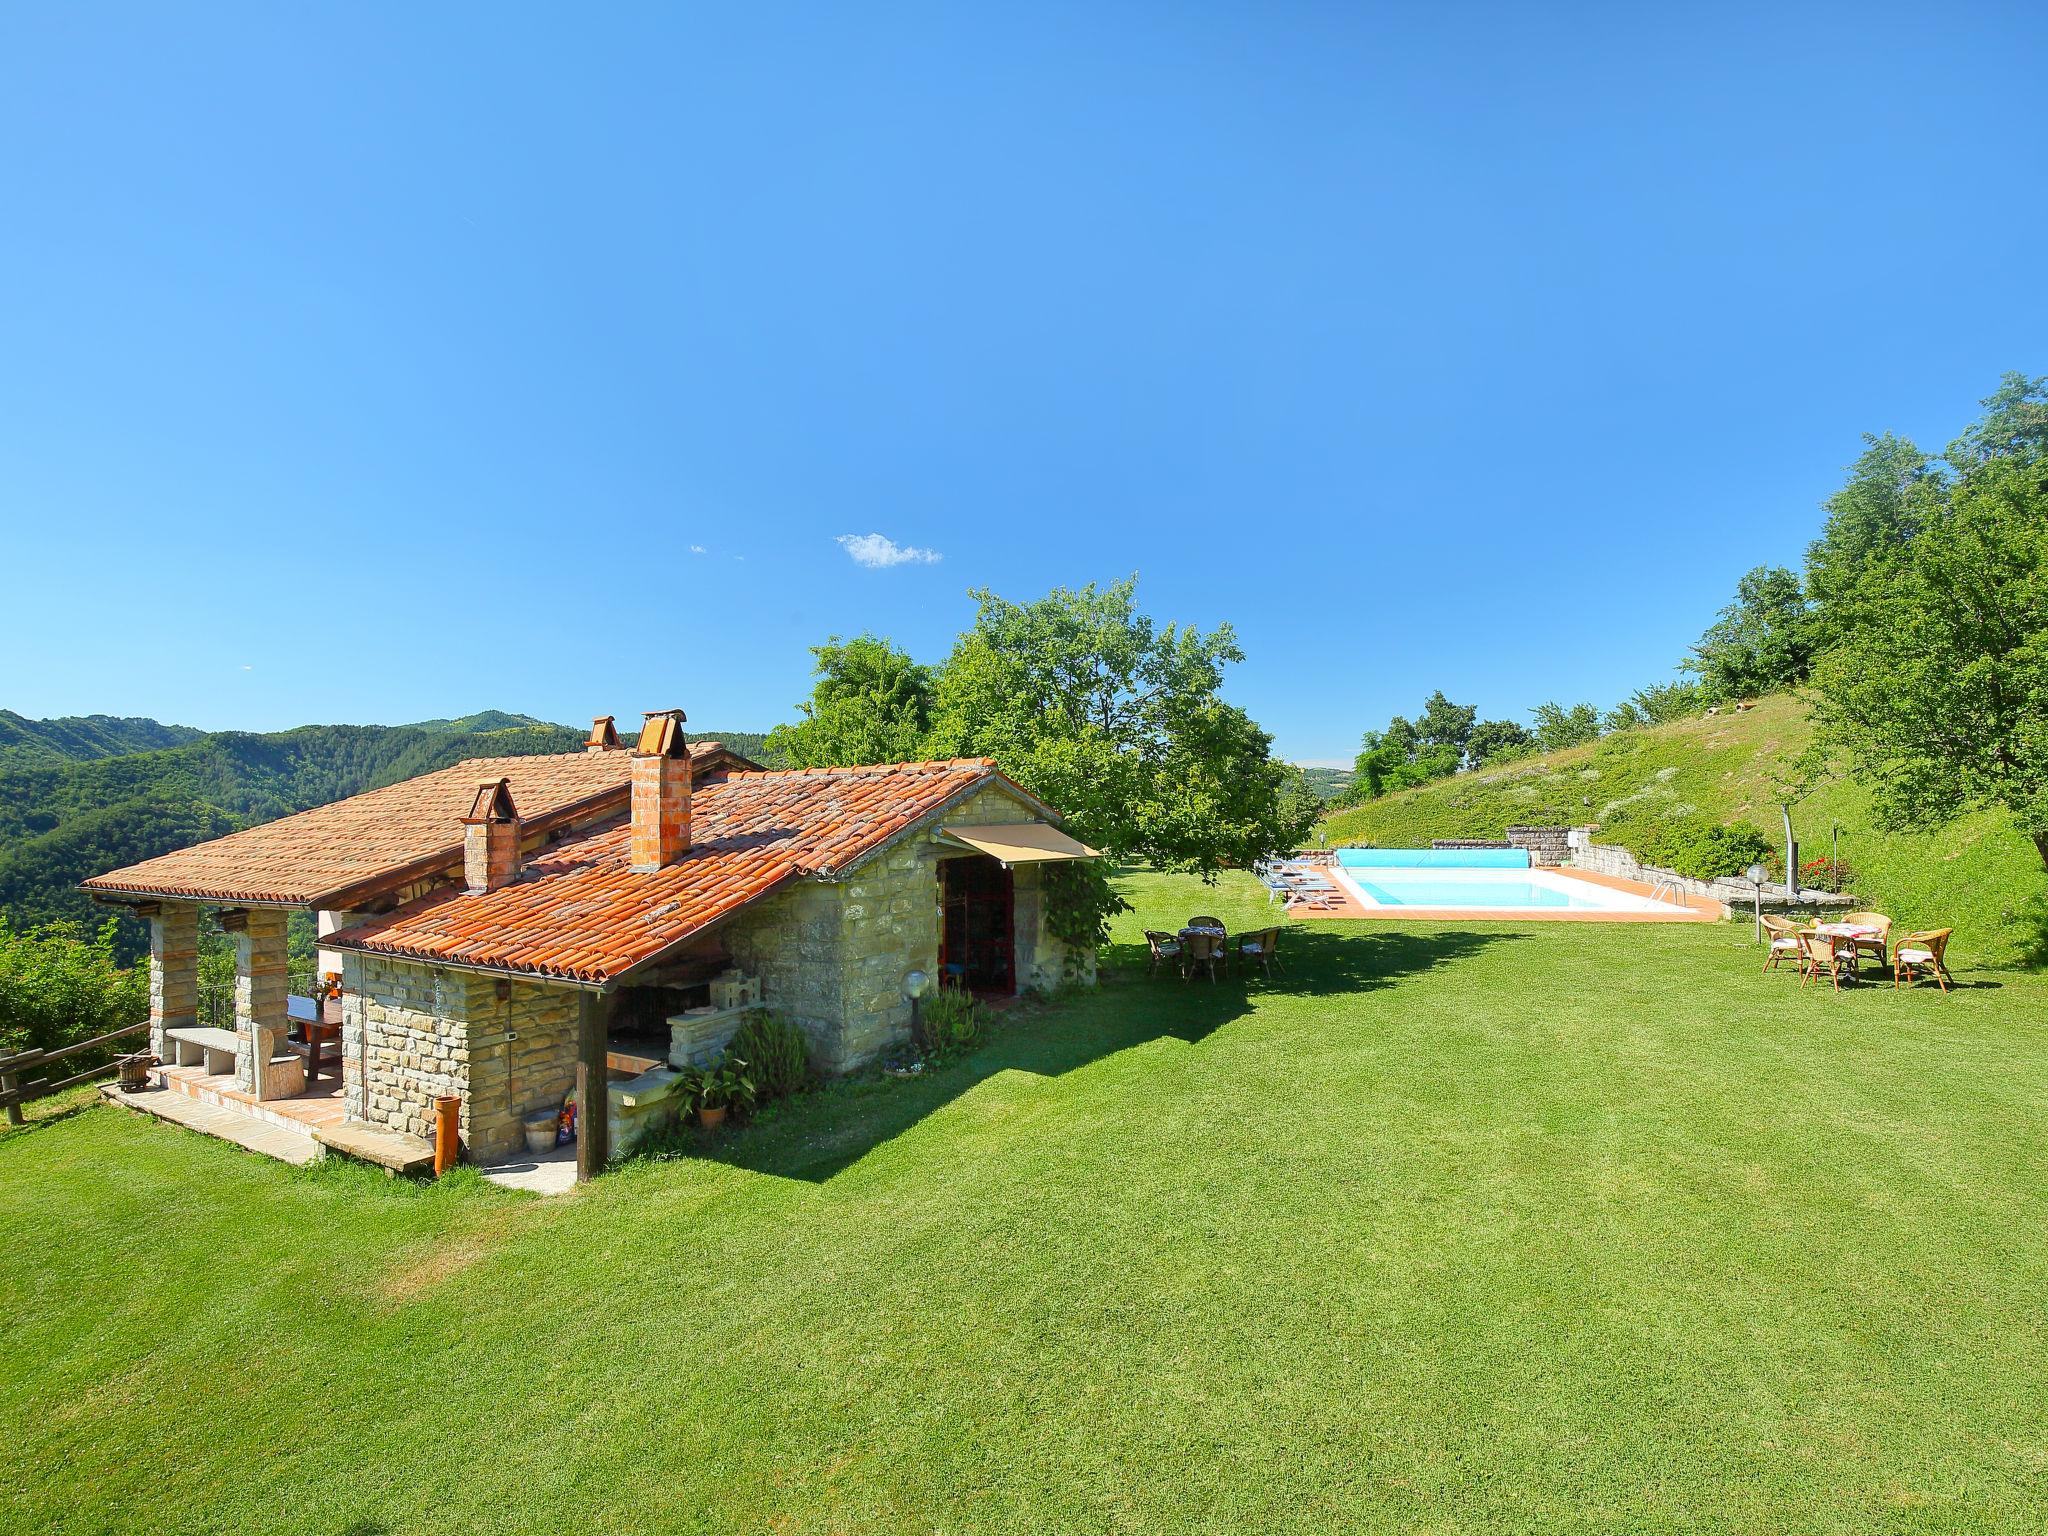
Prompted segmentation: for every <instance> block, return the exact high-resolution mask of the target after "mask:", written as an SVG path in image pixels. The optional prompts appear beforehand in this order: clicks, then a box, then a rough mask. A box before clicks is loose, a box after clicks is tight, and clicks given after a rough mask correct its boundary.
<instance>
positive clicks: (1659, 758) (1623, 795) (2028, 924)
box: [1326, 696, 2048, 965]
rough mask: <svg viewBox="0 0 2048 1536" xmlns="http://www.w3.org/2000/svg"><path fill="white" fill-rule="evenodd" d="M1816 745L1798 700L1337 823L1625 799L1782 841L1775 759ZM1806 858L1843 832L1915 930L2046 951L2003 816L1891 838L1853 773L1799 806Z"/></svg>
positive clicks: (1478, 819)
mask: <svg viewBox="0 0 2048 1536" xmlns="http://www.w3.org/2000/svg"><path fill="white" fill-rule="evenodd" d="M1811 739H1812V727H1811V726H1810V725H1808V723H1807V720H1806V712H1805V709H1804V707H1803V706H1802V705H1801V704H1800V703H1799V702H1798V701H1797V700H1795V699H1792V698H1789V697H1782V696H1781V697H1777V698H1770V699H1765V700H1764V701H1762V702H1761V703H1760V704H1759V705H1758V706H1757V707H1756V708H1755V709H1754V710H1751V711H1750V712H1749V713H1747V714H1742V715H1717V716H1714V717H1713V718H1711V719H1709V718H1705V717H1702V718H1700V719H1696V720H1684V721H1680V722H1678V723H1677V724H1675V725H1665V726H1657V727H1653V728H1651V729H1647V730H1640V731H1625V732H1622V733H1620V734H1619V735H1615V736H1609V737H1607V738H1605V739H1604V740H1602V741H1599V742H1597V743H1594V744H1592V745H1590V746H1585V747H1574V748H1572V749H1571V750H1570V751H1566V752H1553V753H1550V754H1548V755H1547V756H1544V757H1538V758H1529V759H1526V760H1524V761H1522V762H1518V763H1512V764H1509V765H1507V766H1505V767H1502V768H1497V769H1488V770H1483V771H1481V772H1478V773H1466V774H1460V775H1458V776H1457V777H1456V778H1452V779H1445V780H1443V781H1441V782H1440V783H1436V784H1430V785H1425V786H1424V787H1423V788H1421V789H1413V790H1407V791H1405V792H1403V793H1401V794H1397V795H1389V796H1388V797H1386V798H1385V799H1384V800H1379V801H1375V802H1373V803H1371V804H1369V805H1364V806H1360V807H1358V808H1357V809H1355V810H1350V811H1345V812H1342V813H1340V814H1338V815H1336V816H1333V817H1331V818H1330V821H1329V822H1328V824H1327V827H1326V833H1327V835H1328V836H1329V837H1330V838H1331V839H1333V840H1334V841H1337V842H1364V843H1377V844H1379V845H1381V846H1383V847H1400V846H1403V845H1405V844H1414V843H1420V844H1422V845H1423V846H1427V845H1428V842H1429V839H1430V838H1432V837H1498V836H1500V833H1501V829H1502V828H1503V827H1505V826H1508V825H1510V824H1512V823H1516V822H1533V823H1550V824H1557V823H1567V824H1569V823H1578V822H1586V821H1599V820H1601V819H1602V818H1603V817H1606V816H1609V815H1611V814H1612V813H1613V808H1614V806H1615V805H1616V804H1617V803H1618V802H1621V801H1624V800H1630V801H1638V802H1643V803H1645V804H1646V805H1648V806H1654V805H1664V806H1681V805H1688V806H1694V807H1697V808H1698V809H1700V810H1703V811H1706V812H1708V813H1709V814H1711V815H1713V816H1716V817H1719V818H1720V819H1721V820H1723V821H1735V820H1738V819H1740V820H1746V821H1750V822H1753V823H1755V824H1756V826H1758V827H1759V828H1761V829H1762V830H1763V831H1764V833H1765V834H1766V835H1768V836H1769V837H1770V838H1772V840H1773V841H1774V842H1775V841H1777V840H1779V839H1781V838H1782V837H1783V836H1784V830H1783V825H1782V823H1781V822H1780V821H1779V818H1778V810H1777V807H1776V805H1775V804H1773V803H1772V800H1771V767H1772V762H1773V760H1774V759H1775V758H1777V757H1779V756H1781V755H1783V754H1786V753H1789V752H1796V751H1798V750H1799V749H1800V748H1802V747H1804V746H1805V745H1806V744H1807V742H1808V741H1810V740H1811ZM1792 822H1793V829H1794V831H1796V832H1797V833H1798V836H1799V841H1800V847H1801V856H1802V857H1809V858H1810V857H1813V856H1815V855H1817V854H1823V853H1826V852H1827V851H1828V849H1829V846H1830V844H1829V836H1828V833H1829V829H1830V827H1831V826H1833V825H1837V824H1838V825H1839V826H1840V827H1841V830H1842V858H1843V859H1844V861H1845V862H1847V863H1848V865H1849V867H1850V869H1851V870H1852V871H1853V872H1854V874H1855V877H1856V884H1857V889H1858V892H1859V894H1861V895H1863V896H1865V897H1867V898H1869V899H1870V900H1871V901H1873V902H1874V903H1876V904H1877V905H1878V906H1879V907H1880V908H1882V909H1883V910H1885V911H1887V912H1890V913H1891V914H1892V915H1893V916H1894V917H1896V918H1898V919H1899V920H1901V921H1902V922H1906V923H1909V924H1912V925H1913V926H1915V927H1921V926H1926V927H1937V926H1939V927H1946V926H1951V925H1952V926H1954V927H1955V928H1957V929H1958V930H1959V931H1958V934H1957V938H1956V942H1957V944H1958V945H1959V946H1961V947H1962V948H1963V949H1964V950H1965V951H1967V952H1968V953H1969V954H1970V956H1971V957H1972V958H1973V959H1974V960H1977V961H1978V962H1980V963H1988V964H2001V965H2002V964H2011V963H2014V962H2017V961H2021V960H2024V959H2027V958H2029V957H2032V956H2035V955H2036V954H2037V952H2038V949H2039V947H2040V944H2041V923H2042V918H2041V909H2040V898H2041V893H2042V891H2043V890H2044V889H2048V881H2044V878H2043V875H2042V870H2041V861H2040V858H2039V856H2038V855H2036V854H2035V852H2034V850H2033V847H2032V845H2031V844H2029V843H2028V842H2027V840H2026V839H2025V838H2023V837H2021V836H2020V835H2019V834H2018V833H2017V832H2015V831H2014V830H2013V829H2012V825H2011V823H2010V821H2009V820H2008V819H2007V818H2006V816H2005V815H2004V813H2003V812H1987V813H1984V814H1981V815H1975V816H1970V817H1966V818H1964V819H1963V820H1961V821H1959V822H1956V823H1955V824H1953V825H1952V826H1948V827H1944V828H1941V829H1938V830H1936V831H1933V832H1926V833H1893V832H1885V831H1883V830H1882V829H1881V828H1879V827H1878V826H1877V824H1876V820H1875V818H1874V817H1873V815H1872V814H1871V807H1870V796H1869V795H1868V794H1867V793H1866V792H1865V791H1864V790H1862V789H1861V788H1859V787H1858V786H1857V785H1855V784H1853V783H1851V782H1849V781H1848V780H1847V779H1841V780H1838V781H1836V782H1834V783H1830V784H1826V785H1823V786H1822V787H1821V788H1819V789H1817V790H1815V791H1814V792H1813V793H1812V794H1810V795H1808V796H1807V797H1806V798H1805V799H1804V800H1802V801H1801V802H1799V804H1797V805H1796V806H1794V807H1793V813H1792Z"/></svg>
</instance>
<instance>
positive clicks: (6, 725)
mask: <svg viewBox="0 0 2048 1536" xmlns="http://www.w3.org/2000/svg"><path fill="white" fill-rule="evenodd" d="M205 734H206V732H204V731H201V730H197V729H195V728H194V727H192V726H189V725H162V724H159V723H158V722H157V721H155V720H137V719H128V718H124V717H122V716H120V715H67V716H64V717H63V718H61V719H56V720H30V719H28V718H26V717H25V716H22V715H17V714H16V713H15V712H14V711H13V710H11V709H0V763H18V762H28V761H31V760H33V761H39V762H50V763H63V762H83V761H85V760H87V759H89V758H95V757H117V756H119V755H120V754H121V753H124V752H151V751H155V750H156V749H158V748H161V747H177V746H182V745H184V744H185V743H186V742H188V741H197V740H198V739H199V738H200V737H201V736H204V735H205Z"/></svg>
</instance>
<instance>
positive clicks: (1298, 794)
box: [931, 577, 1316, 873]
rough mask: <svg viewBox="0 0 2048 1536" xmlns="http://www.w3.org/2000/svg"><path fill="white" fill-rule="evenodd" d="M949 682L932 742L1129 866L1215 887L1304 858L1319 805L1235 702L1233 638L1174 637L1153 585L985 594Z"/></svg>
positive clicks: (941, 689) (1221, 632) (940, 686)
mask: <svg viewBox="0 0 2048 1536" xmlns="http://www.w3.org/2000/svg"><path fill="white" fill-rule="evenodd" d="M973 596H974V599H975V601H976V603H977V604H978V609H977V612H976V614H975V621H974V627H973V628H972V629H970V630H968V631H967V633H965V634H963V635H962V636H961V637H960V639H959V641H958V643H957V644H955V646H954V647H953V651H952V654H951V655H950V656H948V657H947V659H946V661H945V663H944V664H943V665H942V666H941V667H940V668H939V669H938V673H937V679H936V687H935V697H934V705H933V721H932V734H931V743H932V747H933V749H934V751H935V752H936V753H938V754H941V755H953V756H969V755H974V756H988V757H993V758H994V759H995V760H996V762H997V764H998V765H999V766H1001V767H1002V768H1003V770H1004V771H1005V772H1007V773H1008V774H1009V775H1010V776H1011V777H1012V778H1014V779H1016V780H1017V781H1018V782H1019V783H1021V784H1022V785H1024V787H1025V788H1027V789H1029V790H1031V791H1032V792H1033V793H1034V794H1038V795H1040V796H1042V797H1044V798H1045V799H1047V800H1049V801H1050V802H1051V803H1052V804H1054V805H1056V806H1058V807H1059V808H1060V809H1061V810H1062V811H1063V812H1064V813H1065V814H1066V817H1067V820H1068V823H1069V825H1070V826H1071V827H1072V828H1073V829H1074V831H1075V835H1076V836H1079V837H1081V838H1083V839H1085V840H1086V841H1088V842H1091V843H1093V844H1094V845H1095V846H1096V847H1099V848H1101V849H1102V850H1103V851H1104V852H1105V853H1107V854H1109V855H1110V856H1112V857H1114V858H1119V859H1136V860H1142V861H1144V862H1146V863H1149V864H1151V865H1153V866H1155V867H1157V868H1161V869H1178V870H1194V871H1200V872H1203V873H1209V872H1212V871H1214V870H1217V869H1219V868H1222V867H1224V866H1226V865H1231V864H1250V863H1253V862H1255V861H1257V860H1259V859H1262V858H1266V857H1268V856H1270V855H1271V854H1273V853H1275V852H1278V851H1281V850H1284V849H1286V848H1290V847H1292V846H1294V845H1295V844H1296V843H1298V842H1299V841H1300V840H1301V838H1302V837H1303V836H1304V835H1305V834H1306V833H1307V831H1308V828H1309V826H1310V825H1311V824H1312V822H1313V820H1314V817H1315V812H1316V805H1315V802H1314V798H1313V796H1311V795H1309V794H1308V792H1307V789H1306V786H1305V785H1304V784H1303V783H1301V776H1300V773H1299V771H1298V770H1295V769H1292V768H1290V766H1289V765H1287V764H1285V763H1282V762H1279V761H1277V760H1276V759H1275V758H1274V757H1273V755H1272V738H1271V737H1270V736H1268V735H1267V734H1266V733H1265V732H1264V731H1262V730H1260V729H1259V727H1258V726H1257V724H1256V723H1254V722H1253V721H1252V719H1251V717H1250V716H1249V715H1247V714H1246V713H1245V712H1244V711H1243V710H1242V709H1240V708H1238V707H1237V706H1236V705H1234V704H1230V703H1227V702H1226V701H1225V700H1224V699H1223V698H1222V697H1221V692H1220V691H1221V688H1222V683H1223V672H1224V668H1225V667H1226V666H1228V665H1230V664H1232V663H1235V662H1239V661H1242V660H1243V659H1244V656H1243V652H1241V651H1240V650H1239V649H1238V646H1237V638H1236V636H1235V634H1234V633H1233V632H1232V631H1231V628H1230V626H1229V625H1228V624H1224V625H1221V626H1219V627H1217V628H1216V629H1214V630H1211V631H1209V632H1208V633H1206V634H1205V633H1203V632H1201V631H1199V630H1197V629H1195V628H1194V627H1192V626H1183V625H1175V624H1168V625H1166V626H1164V627H1161V626H1159V625H1157V624H1155V623H1154V621H1153V620H1152V619H1151V618H1150V617H1148V616H1147V615H1145V614H1143V613H1141V612H1140V611H1139V609H1138V606H1137V578H1136V577H1128V578H1126V579H1125V580H1122V581H1119V582H1116V583H1114V584H1112V585H1110V586H1107V587H1099V586H1097V585H1095V584H1094V583H1090V584H1089V585H1087V586H1085V587H1080V588H1077V589H1069V588H1058V589H1055V590H1054V591H1052V592H1051V593H1048V594H1047V595H1046V596H1045V597H1043V598H1040V599H1039V600H1038V601H1036V602H1031V603H1016V602H1012V601H1010V600H1008V599H1006V598H1002V597H999V596H997V595H996V594H995V593H994V592H991V591H988V590H986V589H982V590H978V591H976V592H975V593H973Z"/></svg>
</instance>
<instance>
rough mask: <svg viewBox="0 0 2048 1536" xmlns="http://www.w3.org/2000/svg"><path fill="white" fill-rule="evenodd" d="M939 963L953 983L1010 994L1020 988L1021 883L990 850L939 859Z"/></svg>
mask: <svg viewBox="0 0 2048 1536" xmlns="http://www.w3.org/2000/svg"><path fill="white" fill-rule="evenodd" d="M939 900H940V906H941V909H942V910H943V912H944V913H945V919H944V922H943V923H942V925H941V927H940V930H939V965H940V967H941V969H942V970H943V972H944V974H945V977H946V980H947V981H948V983H950V984H952V985H956V986H962V987H965V988H966V989H967V990H968V991H970V992H982V993H994V994H1000V995H1002V996H1004V997H1008V996H1010V995H1012V994H1013V993H1015V992H1016V990H1017V930H1016V910H1017V892H1016V883H1015V881H1014V880H1013V879H1012V878H1011V875H1010V871H1009V870H1007V869H1005V868H1004V867H1003V866H1002V865H1001V864H999V863H997V862H996V861H995V860H994V859H992V858H990V857H988V855H986V854H980V853H976V854H969V855H967V856H966V857H964V858H958V859H946V860H943V861H941V863H940V864H939Z"/></svg>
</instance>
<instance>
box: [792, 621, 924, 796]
mask: <svg viewBox="0 0 2048 1536" xmlns="http://www.w3.org/2000/svg"><path fill="white" fill-rule="evenodd" d="M811 654H812V655H813V656H814V657H816V658H817V665H816V668H815V674H814V675H815V678H816V681H815V682H814V683H813V684H812V686H811V697H810V699H809V700H808V701H807V702H806V703H804V704H802V705H800V706H798V707H799V708H800V709H801V710H802V711H803V718H802V719H801V720H797V721H795V722H793V723H791V724H788V725H779V726H777V727H776V728H775V729H774V730H773V731H771V732H770V733H769V735H768V750H769V751H770V752H779V753H781V754H782V758H783V760H784V761H785V762H787V763H788V764H789V765H790V766H791V767H792V768H839V767H848V766H851V765H853V764H856V763H900V762H909V761H914V760H915V759H917V758H921V757H925V756H928V755H929V754H928V753H927V751H926V738H927V737H928V736H929V735H930V732H931V723H932V696H933V680H932V673H931V669H930V668H929V667H924V666H920V665H918V663H916V662H914V661H912V660H911V659H910V656H909V654H908V653H907V652H905V651H904V650H902V649H901V648H900V647H898V646H895V645H892V644H891V643H890V642H889V641H887V640H883V639H880V638H878V637H876V636H874V635H856V636H855V637H854V638H853V639H851V640H842V639H840V638H839V637H838V636H837V635H834V636H833V637H832V638H831V639H830V640H828V641H826V643H825V644H823V645H819V646H813V647H812V648H811Z"/></svg>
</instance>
